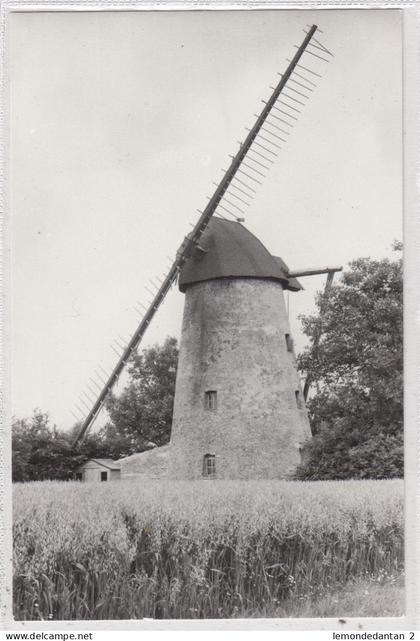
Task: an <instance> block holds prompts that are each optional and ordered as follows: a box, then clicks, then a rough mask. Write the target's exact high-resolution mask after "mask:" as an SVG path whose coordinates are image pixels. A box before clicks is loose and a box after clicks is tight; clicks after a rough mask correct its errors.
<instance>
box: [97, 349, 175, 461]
mask: <svg viewBox="0 0 420 641" xmlns="http://www.w3.org/2000/svg"><path fill="white" fill-rule="evenodd" d="M177 363H178V344H177V340H176V338H173V337H168V338H167V339H166V340H165V342H164V343H163V345H161V346H159V345H155V346H153V347H150V348H148V349H145V350H143V352H141V353H140V354H135V355H134V356H133V358H132V360H131V363H130V366H129V370H128V372H129V374H130V382H129V384H128V385H127V387H126V388H125V389H124V390H123V392H122V394H121V395H119V396H116V395H112V396H111V397H110V399H109V400H108V403H107V410H108V412H109V415H110V418H111V424H108V425H107V426H106V427H105V428H104V430H103V431H102V433H101V435H102V438H103V439H104V442H105V443H106V444H107V446H108V452H109V455H110V456H112V455H113V454H115V453H116V452H118V454H119V456H127V455H129V454H133V453H134V452H141V451H143V450H146V449H148V448H150V447H155V446H160V445H165V444H166V443H168V441H169V439H170V435H171V425H172V411H173V402H174V394H175V379H176V369H177Z"/></svg>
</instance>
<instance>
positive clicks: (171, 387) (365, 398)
mask: <svg viewBox="0 0 420 641" xmlns="http://www.w3.org/2000/svg"><path fill="white" fill-rule="evenodd" d="M394 249H395V250H396V251H398V252H400V251H401V249H402V247H401V244H400V243H395V244H394ZM300 320H301V322H302V327H303V331H304V334H305V335H306V336H307V338H308V346H307V347H306V348H305V349H304V350H303V352H302V353H301V354H300V355H299V356H298V367H299V370H300V372H301V374H302V376H303V377H304V378H306V377H309V379H310V381H311V391H310V395H309V398H308V401H307V406H308V412H309V419H310V424H311V430H312V435H313V438H312V439H311V440H310V441H308V443H307V445H306V446H305V448H304V452H303V462H302V464H301V465H300V466H299V468H298V469H297V471H296V478H297V479H301V480H322V479H360V478H370V479H380V478H393V477H399V476H402V475H403V281H402V259H401V257H398V258H397V259H396V260H389V259H383V260H372V259H370V258H361V259H358V260H355V261H353V262H351V263H350V264H349V267H348V269H347V270H346V271H345V272H343V274H342V278H341V279H340V280H339V281H338V282H337V283H336V284H335V285H333V286H332V287H331V288H330V290H329V292H328V295H327V296H326V295H325V294H323V293H319V294H318V296H317V299H316V309H315V313H314V314H312V315H306V316H302V317H301V318H300ZM177 361H178V345H177V340H176V339H175V338H173V337H169V338H167V339H166V341H165V342H164V343H163V344H162V345H155V346H153V347H150V348H147V349H144V350H143V351H142V352H141V353H139V354H135V355H134V356H133V357H132V359H131V361H130V364H129V369H128V373H129V382H128V385H127V386H126V387H125V389H124V390H123V391H122V393H121V394H119V395H116V394H111V395H110V396H109V398H108V401H107V406H106V408H107V412H108V415H109V421H108V422H107V423H106V425H104V426H103V427H102V428H101V429H99V430H98V431H97V432H93V433H92V432H91V433H90V434H88V436H87V437H86V438H85V440H84V442H83V445H82V447H79V448H77V447H76V448H73V447H72V443H73V441H74V438H75V436H76V434H77V432H78V430H79V429H80V425H77V424H76V425H74V426H73V428H72V429H71V430H70V431H65V430H62V429H59V428H58V427H57V426H56V425H51V423H50V419H49V417H48V414H47V413H45V412H42V411H41V410H39V409H37V410H35V411H34V413H33V415H32V416H31V417H30V418H26V419H14V420H13V425H12V456H13V461H12V470H13V480H14V481H30V480H44V479H68V478H71V477H72V474H73V472H74V470H75V469H76V467H78V466H79V465H80V464H82V463H84V462H85V461H86V460H88V459H90V458H112V459H119V458H122V457H124V456H129V455H130V454H134V453H136V452H142V451H144V450H147V449H150V448H152V447H156V446H160V445H164V444H166V443H168V441H169V439H170V432H171V422H172V410H173V400H174V391H175V378H176V368H177Z"/></svg>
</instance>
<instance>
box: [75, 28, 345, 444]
mask: <svg viewBox="0 0 420 641" xmlns="http://www.w3.org/2000/svg"><path fill="white" fill-rule="evenodd" d="M317 28H318V27H317V26H316V25H312V26H311V27H310V28H309V29H308V30H304V31H305V34H306V35H305V38H304V40H303V42H302V43H301V45H300V46H298V45H295V46H296V47H297V51H296V53H295V55H294V56H293V58H292V59H291V60H290V61H288V62H289V65H288V67H287V69H286V70H285V72H284V73H283V74H279V75H280V81H279V82H278V84H277V85H276V86H275V87H274V88H273V93H272V94H271V97H270V98H269V100H268V101H266V102H265V101H263V103H264V107H263V109H262V111H261V113H260V114H259V115H258V116H257V120H256V122H255V124H254V126H253V127H252V129H249V130H248V135H247V136H246V138H245V140H244V141H243V142H242V143H240V147H239V150H238V152H237V154H236V155H235V156H232V157H231V158H232V162H231V164H230V166H229V167H228V169H227V170H224V176H223V178H222V180H221V181H220V183H219V184H218V185H217V187H216V189H215V191H214V193H213V195H212V197H211V198H210V199H209V202H208V204H207V206H206V207H205V209H204V210H203V211H202V212H200V217H199V219H198V221H197V222H196V224H195V225H193V229H192V231H191V232H190V234H188V236H187V237H186V238H185V240H184V242H183V244H182V245H181V248H180V249H179V251H178V252H177V255H176V258H175V260H174V261H173V263H172V265H171V266H170V269H169V271H168V273H167V275H166V276H165V278H164V279H163V281H161V283H160V285H159V287H157V289H156V290H155V292H153V300H152V301H151V303H150V304H149V306H148V307H146V308H145V314H144V316H143V318H142V319H141V321H140V324H139V325H138V327H137V329H136V331H135V332H134V335H133V336H132V338H131V339H130V341H129V342H128V343H127V345H126V346H124V348H122V349H123V351H122V354H121V356H119V359H118V362H117V364H116V365H115V367H114V369H113V370H112V372H111V374H110V375H109V376H108V378H107V379H106V380H105V381H104V380H103V379H102V377H101V379H100V380H101V382H102V384H103V387H101V391H100V392H99V394H98V396H97V398H96V400H95V401H94V402H92V401H91V402H92V407H91V409H90V410H89V411H88V413H87V416H86V418H84V420H83V423H82V426H81V428H80V431H79V433H78V435H77V437H76V439H75V441H74V444H77V443H79V442H80V441H82V440H83V438H84V436H85V435H86V433H87V431H88V430H89V429H90V427H91V426H92V424H93V422H94V421H95V419H96V418H97V416H98V414H99V413H100V411H101V409H102V408H103V407H104V404H105V402H106V399H107V397H108V395H109V393H110V392H111V390H112V389H113V387H114V385H115V384H116V382H117V381H118V378H119V376H120V374H121V372H122V371H123V369H124V367H125V365H126V364H127V362H128V360H129V358H130V356H131V355H132V354H133V352H135V351H136V349H137V348H138V346H139V344H140V342H141V340H142V338H143V336H144V334H145V332H146V330H147V328H148V326H149V325H150V323H151V321H152V319H153V317H154V315H155V313H156V312H157V310H158V309H159V307H160V305H161V303H162V302H163V300H164V299H165V297H166V294H167V293H168V291H169V290H170V288H171V286H172V285H173V284H174V282H175V281H176V279H177V276H178V273H179V271H180V269H181V268H182V266H183V265H184V264H185V262H186V261H187V260H188V258H189V257H190V256H191V254H192V252H193V251H194V249H195V248H196V247H197V246H199V241H200V238H201V236H202V234H203V232H204V231H205V230H206V227H207V225H208V223H209V221H210V219H211V217H212V216H213V215H214V214H215V213H217V215H218V216H220V217H222V218H224V217H225V216H226V215H227V216H231V217H233V218H235V219H238V216H239V215H240V214H242V213H244V212H243V209H242V207H243V205H248V204H249V200H252V198H253V196H254V194H255V193H256V188H257V186H258V185H261V184H262V183H261V179H262V178H264V177H265V172H266V171H268V170H269V168H270V165H272V164H273V163H274V160H275V158H276V157H277V155H278V151H280V150H281V149H282V145H283V144H285V143H286V142H287V137H288V136H289V135H290V133H291V129H292V128H293V126H294V124H293V123H294V121H295V120H296V118H297V116H296V114H298V113H300V107H301V106H304V105H305V102H304V100H307V99H308V98H309V97H310V93H311V92H312V91H313V88H314V87H315V86H316V83H315V82H314V78H316V77H320V74H318V73H317V72H315V71H313V70H311V69H309V68H308V67H307V66H306V63H305V65H300V64H299V62H300V61H301V59H302V57H303V56H304V54H311V53H312V55H315V56H316V57H318V58H321V59H323V60H324V59H325V61H327V62H328V58H327V56H328V55H332V54H330V52H329V51H328V50H327V49H326V48H325V47H324V46H323V45H321V44H320V43H319V41H318V40H316V41H315V40H314V34H315V32H316V31H317ZM311 45H312V49H313V48H314V47H315V51H316V52H317V53H314V52H313V51H312V50H311V49H310V46H311ZM316 47H318V49H316ZM319 48H320V49H321V50H322V51H319ZM318 54H320V55H318ZM309 57H310V56H309ZM308 62H309V61H308ZM308 74H310V76H311V77H309V75H308ZM295 76H296V77H295ZM298 78H299V79H298ZM284 89H286V90H287V92H286V91H284ZM308 94H309V95H308ZM232 210H233V212H232ZM88 398H90V397H88ZM85 406H86V403H85V402H84V403H83V407H85ZM79 411H80V409H79Z"/></svg>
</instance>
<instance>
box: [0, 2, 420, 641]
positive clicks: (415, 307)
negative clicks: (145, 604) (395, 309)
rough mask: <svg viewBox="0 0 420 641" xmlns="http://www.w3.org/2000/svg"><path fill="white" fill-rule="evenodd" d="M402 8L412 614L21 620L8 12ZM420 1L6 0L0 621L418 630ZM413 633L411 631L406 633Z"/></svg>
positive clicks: (2, 38) (2, 19) (0, 120)
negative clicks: (15, 579) (16, 566)
mask: <svg viewBox="0 0 420 641" xmlns="http://www.w3.org/2000/svg"><path fill="white" fill-rule="evenodd" d="M258 9H259V10H261V9H271V10H273V9H274V10H286V9H290V10H292V9H293V10H302V11H303V10H319V11H322V10H332V9H337V10H346V9H347V10H351V9H353V10H354V9H366V10H375V9H394V10H395V9H399V10H400V11H401V12H402V24H403V84H404V86H403V136H404V143H403V144H404V147H403V149H404V314H405V320H404V368H405V369H404V391H405V401H404V411H405V421H404V425H405V436H404V438H405V470H406V471H405V523H406V534H405V537H406V538H405V545H406V547H405V551H406V556H405V558H406V584H405V586H406V608H405V616H403V617H393V618H365V617H363V618H362V617H361V618H348V619H346V620H345V621H343V622H340V624H339V623H338V620H337V619H333V618H323V619H321V618H313V619H217V620H151V619H146V620H112V621H109V620H103V621H15V620H14V619H13V615H12V589H11V586H12V501H11V485H12V483H11V443H10V441H11V439H10V422H11V407H10V365H11V359H10V335H11V324H10V316H9V311H8V310H9V309H10V300H11V289H10V267H9V257H10V240H9V220H10V219H9V217H10V209H9V197H8V162H9V161H8V158H9V92H8V85H9V83H8V71H9V60H8V37H9V17H10V15H11V13H13V12H38V11H60V12H61V11H66V12H73V11H78V12H80V11H150V10H153V11H157V10H158V11H175V10H179V11H180V10H182V11H197V10H201V11H204V10H211V11H223V10H230V11H232V10H237V11H241V10H258ZM419 80H420V0H419V1H417V0H413V1H409V0H406V1H400V2H396V1H394V0H382V1H380V0H377V1H376V0H370V1H368V2H361V1H354V2H345V1H340V0H324V1H323V2H313V1H312V0H294V1H291V0H259V1H256V0H255V1H254V0H237V1H236V2H233V1H232V2H226V1H223V0H208V1H207V2H205V1H200V0H198V1H197V0H190V1H187V0H183V1H180V0H172V1H171V0H156V1H155V2H153V1H150V0H145V1H142V0H138V1H136V0H119V1H115V0H38V1H35V0H4V1H3V2H2V4H1V7H0V83H1V95H0V315H1V325H0V394H1V396H0V425H1V429H0V513H1V514H2V516H1V521H0V622H1V623H0V630H17V631H18V630H22V631H23V630H43V631H54V630H68V631H75V630H84V631H89V630H93V631H94V630H97V631H100V630H107V631H113V630H114V631H124V630H127V631H128V630H139V631H140V630H142V631H146V630H155V631H157V630H228V631H235V630H236V631H239V630H244V629H246V630H248V631H257V630H259V631H268V630H277V631H280V630H284V631H299V630H301V631H303V630H325V631H326V630H338V628H339V630H340V632H346V631H350V630H358V631H367V630H386V631H392V630H400V631H409V630H411V631H412V630H419V629H420V589H419V578H420V568H419V563H420V473H419V471H420V470H419V463H420V456H419V454H420V429H419V423H420V421H419V419H420V259H419V257H420V215H419V214H420V212H419V209H420V206H419V203H420V198H419V196H420V82H419ZM407 638H408V637H407Z"/></svg>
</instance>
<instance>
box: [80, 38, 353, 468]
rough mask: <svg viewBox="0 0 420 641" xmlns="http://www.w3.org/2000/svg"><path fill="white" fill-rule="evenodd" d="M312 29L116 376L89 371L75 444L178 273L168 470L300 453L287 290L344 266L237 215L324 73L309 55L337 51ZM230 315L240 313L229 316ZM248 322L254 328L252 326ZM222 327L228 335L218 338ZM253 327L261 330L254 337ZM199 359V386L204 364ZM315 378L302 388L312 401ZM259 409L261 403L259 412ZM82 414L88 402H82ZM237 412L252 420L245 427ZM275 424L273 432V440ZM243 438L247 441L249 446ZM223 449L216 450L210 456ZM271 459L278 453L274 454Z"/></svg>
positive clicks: (325, 57) (301, 424)
mask: <svg viewBox="0 0 420 641" xmlns="http://www.w3.org/2000/svg"><path fill="white" fill-rule="evenodd" d="M317 31H319V30H318V27H317V26H316V25H312V26H309V25H308V27H307V28H305V29H304V32H305V37H304V39H303V41H302V43H301V44H300V45H299V46H298V45H295V47H296V49H297V51H296V53H295V54H294V56H293V57H292V58H291V59H287V62H288V63H289V64H288V66H287V68H286V70H285V71H284V72H283V73H281V74H279V76H280V79H279V81H278V83H277V85H276V86H274V87H271V89H272V94H271V96H270V98H269V99H268V100H267V101H264V100H263V101H262V102H263V104H264V106H263V108H262V111H261V113H260V114H259V115H257V118H256V121H255V123H254V125H253V127H252V128H251V129H249V130H248V133H247V135H246V137H245V139H244V141H243V142H240V143H239V149H238V151H237V153H236V155H235V156H232V157H231V158H232V161H231V163H230V166H229V167H228V169H227V170H223V171H224V175H223V177H222V180H221V181H220V183H218V184H216V189H215V191H214V193H213V195H212V197H211V198H210V199H209V201H208V204H207V206H206V207H205V208H204V210H203V211H199V214H200V215H199V219H198V221H197V222H196V224H195V225H194V226H193V229H192V231H191V232H190V233H189V234H188V235H187V236H186V237H185V239H184V241H183V243H182V244H181V246H180V248H179V250H178V252H177V254H176V257H175V259H174V261H173V262H172V264H171V266H170V269H169V271H168V273H167V274H166V276H165V277H164V278H163V280H159V284H158V285H157V286H156V284H155V288H154V290H153V291H151V294H152V295H153V298H152V300H151V302H150V303H149V304H148V305H142V308H143V310H144V314H143V315H142V318H141V320H140V323H139V325H138V327H137V329H136V331H135V332H134V334H133V336H132V338H131V339H130V341H129V342H128V344H127V345H125V346H124V347H123V351H122V353H121V354H119V355H118V361H117V363H116V365H115V367H114V369H113V370H112V372H111V374H110V375H109V376H106V377H104V376H103V375H102V374H104V372H103V371H102V373H101V374H98V377H99V379H100V383H98V382H97V381H96V380H94V379H91V381H92V383H93V384H94V386H95V387H94V388H93V389H92V388H91V387H89V388H88V389H89V392H90V393H89V394H86V398H87V401H88V402H87V403H86V402H85V401H84V400H83V399H81V402H82V404H83V407H84V408H86V410H87V414H86V416H84V418H83V422H82V426H81V428H80V431H79V433H78V435H77V437H76V439H75V442H74V445H77V444H80V443H81V442H82V441H83V438H84V437H85V435H86V433H87V432H88V430H89V429H90V428H91V427H92V425H93V423H94V421H95V420H96V418H97V417H98V415H99V413H100V412H101V410H102V409H103V407H104V405H105V403H106V400H107V397H108V395H109V394H110V392H111V391H112V389H113V387H114V385H115V384H116V382H117V381H118V379H119V376H120V375H121V373H122V371H123V369H124V367H125V365H126V364H127V362H128V361H129V359H130V356H131V355H132V354H133V353H134V352H135V351H136V350H137V348H138V347H139V345H140V343H141V341H142V339H143V336H144V335H145V333H146V331H147V328H148V327H149V325H150V323H151V322H152V319H153V317H154V315H155V314H156V312H157V310H158V309H159V307H160V305H161V304H162V302H163V301H164V299H165V297H166V295H167V293H168V292H169V290H170V289H171V287H172V285H173V284H174V283H175V282H176V281H177V280H178V279H179V287H180V289H181V291H183V292H184V293H185V298H186V300H185V308H184V321H183V330H182V337H181V343H180V359H179V367H178V375H177V383H176V392H175V409H174V427H173V434H172V438H171V447H172V452H173V455H171V466H170V467H171V471H170V475H172V476H173V477H175V478H178V477H179V478H195V477H198V476H201V475H204V476H207V477H214V476H215V475H217V476H218V477H219V476H221V477H227V478H254V477H257V478H260V477H269V478H271V477H278V476H284V475H285V473H286V472H288V471H290V469H291V468H292V467H293V466H294V465H296V463H297V462H298V460H299V447H300V445H301V443H302V442H303V441H304V440H305V438H307V437H308V436H309V423H308V418H307V414H306V410H305V404H304V400H303V399H302V398H301V394H302V392H301V389H300V382H299V380H298V375H297V370H296V363H295V358H294V353H293V346H292V342H291V338H290V329H289V325H288V319H287V314H286V310H285V305H284V299H283V290H284V289H288V290H291V291H297V290H299V289H301V286H300V284H299V282H298V281H297V280H296V279H297V278H298V277H303V276H308V275H312V274H323V273H326V274H327V275H328V281H327V284H328V286H329V285H330V284H331V282H332V277H333V275H334V273H335V272H336V271H339V270H340V269H341V268H340V267H326V268H323V269H305V270H289V268H288V267H287V265H286V264H285V263H284V262H283V261H282V260H281V259H279V258H276V257H274V256H272V255H271V254H270V253H269V252H268V250H267V249H266V248H265V247H264V246H263V245H262V244H261V243H260V241H258V239H256V238H255V236H253V235H252V234H251V233H250V232H249V231H248V230H246V229H245V227H243V225H242V224H241V223H242V222H243V220H244V219H243V218H242V215H243V213H244V207H245V206H247V205H249V204H250V201H251V200H252V199H253V197H254V195H255V193H256V189H257V186H258V185H261V180H262V178H264V177H265V173H266V172H267V171H268V170H269V169H270V166H271V165H272V164H273V163H274V162H275V159H276V157H277V156H278V152H279V151H280V150H281V149H282V145H283V144H285V143H286V142H287V139H288V137H289V136H290V134H291V132H292V129H293V126H294V123H295V121H296V120H297V118H298V115H299V113H301V108H302V107H304V106H305V104H306V101H307V100H308V98H309V97H310V94H311V93H312V92H313V91H314V89H315V87H316V86H317V79H318V78H320V77H321V74H320V73H319V72H318V71H317V70H315V69H314V68H313V65H312V66H308V65H310V63H309V59H311V60H312V61H314V62H317V63H318V61H322V62H329V60H330V58H331V56H332V54H331V52H330V51H329V50H328V49H327V48H326V47H325V46H324V45H323V44H322V43H321V42H320V40H318V39H317V38H315V33H316V32H317ZM317 35H318V34H317ZM304 56H305V58H304ZM306 58H307V59H308V62H307V61H306ZM303 63H304V64H303ZM235 248H236V250H237V251H236V252H235ZM209 301H210V302H209ZM251 309H252V314H251V313H250V310H251ZM203 310H206V311H205V313H204V312H203ZM215 310H217V312H216V311H215ZM232 312H234V317H235V318H233V317H230V318H229V314H231V315H232ZM241 318H248V321H247V323H248V324H245V326H243V325H242V329H241V332H242V339H243V340H242V339H241V340H240V341H239V343H240V345H239V347H238V349H233V348H232V345H233V344H234V343H235V340H236V339H237V338H238V332H236V331H235V324H236V329H237V328H238V327H239V325H240V319H241ZM238 323H239V325H238ZM252 327H254V328H256V331H254V332H252ZM267 327H269V328H270V329H269V332H271V338H270V340H266V341H265V343H266V344H265V345H263V343H264V340H262V335H261V331H262V332H263V333H264V331H265V329H264V328H267ZM204 328H207V333H206V331H205V329H204ZM223 328H224V331H225V334H224V335H221V334H220V331H221V330H223ZM258 328H260V329H261V331H260V333H259V334H258ZM235 334H236V338H235ZM266 334H267V332H266ZM266 338H267V336H266ZM223 345H224V346H225V351H224V352H223V349H221V346H223ZM228 345H230V348H229V349H228ZM258 350H259V354H258ZM233 352H235V354H234V355H233ZM217 354H219V355H220V354H222V357H220V358H219V356H217ZM228 354H230V356H229V357H228ZM263 354H265V356H264V357H263ZM252 355H253V356H252ZM251 356H252V358H254V360H256V361H257V362H258V366H257V370H258V368H259V370H258V371H260V374H261V376H262V377H263V379H264V381H263V380H261V381H258V380H257V379H258V377H257V379H256V378H255V376H256V371H257V370H255V371H253V372H252V375H251V374H250V372H248V374H249V375H248V376H247V375H246V370H247V369H248V370H249V367H248V366H247V364H246V361H247V359H251V360H252V358H251ZM200 359H201V360H200ZM232 359H233V360H232ZM235 359H236V362H235ZM238 359H239V360H238ZM212 363H213V366H212ZM200 364H201V365H200ZM200 366H201V372H200V375H199V378H200V381H201V382H200V385H199V384H198V382H197V367H200ZM266 370H267V371H266ZM204 372H206V375H204ZM241 375H243V376H242V379H241ZM229 377H230V378H229ZM309 383H310V382H308V386H306V387H305V398H306V394H307V392H308V389H309ZM217 386H219V387H217ZM235 386H236V387H235ZM222 390H223V391H222ZM240 390H242V391H240ZM253 390H254V391H253ZM255 390H260V392H258V393H257V392H255ZM261 390H265V393H262V392H261ZM241 394H242V396H241ZM243 395H245V397H246V399H245V400H244V397H243ZM94 397H96V398H94ZM255 407H258V408H259V409H258V410H255ZM194 408H195V409H194ZM223 408H224V409H223ZM79 411H82V410H81V409H80V408H79ZM241 413H242V417H243V416H244V415H245V414H246V413H248V414H247V415H248V416H249V417H250V423H249V422H248V421H243V420H242V419H240V416H241ZM229 416H231V417H235V416H236V419H237V420H236V421H235V419H232V418H231V419H229V418H228V417H229ZM216 417H217V420H216ZM238 417H239V418H238ZM241 420H242V423H243V425H245V424H246V425H247V427H246V428H240V429H239V427H238V425H239V423H240V421H241ZM248 423H249V425H248ZM251 423H252V424H254V429H252V428H251ZM263 424H264V425H265V427H264V429H262V427H261V426H262V425H263ZM198 425H200V428H199V429H198V428H197V426H198ZM244 429H248V432H251V433H252V438H251V439H249V438H248V439H245V441H244V440H243V437H244V436H245V434H244V431H243V430H244ZM222 432H223V433H224V437H223V438H221V439H220V438H219V440H218V436H217V434H219V435H220V434H221V433H222ZM270 433H272V434H274V435H275V436H274V438H270ZM193 436H194V438H193ZM241 443H242V444H241ZM244 443H247V446H246V447H245V445H244ZM235 444H236V445H235ZM261 445H263V446H264V450H265V452H266V451H267V450H269V451H270V455H268V454H265V453H264V454H263V455H262V456H259V457H256V456H255V452H256V451H258V449H259V448H261ZM244 447H245V449H246V453H245V454H244V455H243V456H242V455H240V452H239V450H240V449H241V448H242V450H243V449H244ZM217 448H219V450H220V451H219V452H218V453H216V454H215V453H214V450H215V449H217ZM235 448H236V449H235ZM238 448H239V449H238ZM222 449H224V454H222ZM207 450H208V451H207ZM279 452H281V456H280V454H279ZM235 456H236V459H235ZM276 456H277V459H279V457H280V459H281V461H279V460H277V463H276ZM192 459H194V460H192ZM216 459H217V465H218V468H217V471H216ZM286 468H287V469H286Z"/></svg>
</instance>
